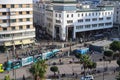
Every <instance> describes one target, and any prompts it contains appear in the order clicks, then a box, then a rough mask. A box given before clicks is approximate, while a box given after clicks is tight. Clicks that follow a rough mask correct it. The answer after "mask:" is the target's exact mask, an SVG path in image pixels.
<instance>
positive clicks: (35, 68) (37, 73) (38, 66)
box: [29, 60, 47, 80]
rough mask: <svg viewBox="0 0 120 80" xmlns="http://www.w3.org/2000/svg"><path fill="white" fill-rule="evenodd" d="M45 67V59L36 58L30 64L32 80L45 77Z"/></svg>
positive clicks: (40, 79) (41, 79) (39, 79)
mask: <svg viewBox="0 0 120 80" xmlns="http://www.w3.org/2000/svg"><path fill="white" fill-rule="evenodd" d="M46 69H47V64H45V60H38V61H37V62H36V63H34V64H33V65H32V66H31V68H30V69H29V71H30V73H32V74H33V76H34V80H43V79H44V78H45V73H46Z"/></svg>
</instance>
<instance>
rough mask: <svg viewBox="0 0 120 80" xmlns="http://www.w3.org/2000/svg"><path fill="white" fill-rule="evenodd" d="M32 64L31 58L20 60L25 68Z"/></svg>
mask: <svg viewBox="0 0 120 80" xmlns="http://www.w3.org/2000/svg"><path fill="white" fill-rule="evenodd" d="M31 63H33V56H30V57H27V58H22V66H26V65H29V64H31Z"/></svg>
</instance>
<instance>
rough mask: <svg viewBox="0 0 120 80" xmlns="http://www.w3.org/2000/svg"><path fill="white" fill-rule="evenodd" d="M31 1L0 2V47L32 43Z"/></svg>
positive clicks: (11, 0) (33, 29) (4, 0)
mask: <svg viewBox="0 0 120 80" xmlns="http://www.w3.org/2000/svg"><path fill="white" fill-rule="evenodd" d="M34 37H35V28H34V27H33V2H32V0H0V46H3V45H5V46H12V45H26V44H31V43H33V42H34Z"/></svg>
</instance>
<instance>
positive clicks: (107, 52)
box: [104, 50, 113, 57]
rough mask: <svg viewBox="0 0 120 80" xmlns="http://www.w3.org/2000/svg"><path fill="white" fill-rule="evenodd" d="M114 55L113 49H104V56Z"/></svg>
mask: <svg viewBox="0 0 120 80" xmlns="http://www.w3.org/2000/svg"><path fill="white" fill-rule="evenodd" d="M112 55H113V52H112V51H110V50H108V51H104V56H106V57H112Z"/></svg>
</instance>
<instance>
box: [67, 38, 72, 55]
mask: <svg viewBox="0 0 120 80" xmlns="http://www.w3.org/2000/svg"><path fill="white" fill-rule="evenodd" d="M71 42H72V38H70V51H69V52H68V57H69V56H70V54H71Z"/></svg>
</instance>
